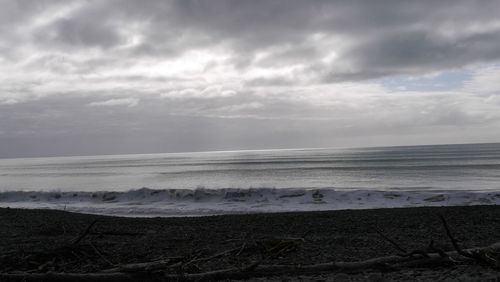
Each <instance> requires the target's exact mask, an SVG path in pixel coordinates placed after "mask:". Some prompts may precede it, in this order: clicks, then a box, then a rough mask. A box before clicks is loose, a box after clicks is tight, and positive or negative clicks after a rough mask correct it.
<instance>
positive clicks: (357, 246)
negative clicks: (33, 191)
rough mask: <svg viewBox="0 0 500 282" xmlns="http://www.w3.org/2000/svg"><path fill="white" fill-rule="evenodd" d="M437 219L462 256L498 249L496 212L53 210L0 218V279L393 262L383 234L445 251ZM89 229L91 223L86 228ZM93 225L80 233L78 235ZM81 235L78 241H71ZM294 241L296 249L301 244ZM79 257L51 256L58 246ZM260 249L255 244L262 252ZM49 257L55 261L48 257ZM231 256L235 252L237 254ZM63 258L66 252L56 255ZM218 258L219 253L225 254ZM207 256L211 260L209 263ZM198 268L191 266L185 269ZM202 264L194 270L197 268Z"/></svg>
mask: <svg viewBox="0 0 500 282" xmlns="http://www.w3.org/2000/svg"><path fill="white" fill-rule="evenodd" d="M439 214H442V215H443V216H444V217H445V218H446V220H447V222H448V224H449V226H450V228H451V229H452V231H453V234H454V235H455V237H457V238H458V240H459V241H460V244H461V245H462V246H463V247H464V248H470V247H479V246H487V245H490V244H492V243H495V242H500V206H469V207H433V208H400V209H375V210H344V211H327V212H291V213H262V214H241V215H219V216H206V217H177V218H159V217H156V218H132V217H112V216H100V215H89V214H78V213H70V212H64V211H57V210H21V209H9V208H1V209H0V272H1V273H13V272H19V271H23V272H34V273H37V272H41V273H44V272H48V271H53V272H73V273H90V272H99V271H102V270H104V269H109V268H113V267H114V266H116V265H122V264H130V263H140V262H149V261H154V260H160V259H165V258H177V259H178V260H179V261H182V262H185V261H191V262H192V263H187V264H185V265H188V266H186V268H185V269H184V270H185V271H189V272H200V271H209V270H214V269H222V268H226V267H234V266H238V267H245V266H248V265H250V264H252V263H253V262H255V260H257V259H261V260H264V262H265V264H267V265H269V264H293V265H297V264H300V265H306V264H314V263H323V262H330V261H359V260H366V259H369V258H374V257H381V256H387V255H394V254H397V253H398V251H397V250H396V249H395V248H394V247H393V246H392V245H391V244H390V243H389V242H388V241H387V240H385V239H384V238H382V236H381V235H380V234H379V232H380V233H382V234H385V235H386V236H387V237H390V238H391V239H392V240H394V241H395V242H397V244H399V245H400V246H401V247H404V248H405V249H407V250H414V249H425V248H426V247H427V246H428V245H429V242H430V240H434V242H435V245H436V246H438V247H439V248H441V249H443V250H452V249H453V247H452V245H451V243H450V241H449V239H448V237H447V236H446V232H445V229H444V227H443V225H442V223H441V221H440V219H439V217H438V215H439ZM96 220H97V221H96ZM94 221H95V223H94V224H93V225H92V226H91V228H90V229H89V230H88V232H85V230H86V229H87V228H88V227H89V226H90V225H91V224H92V223H93V222H94ZM82 234H85V235H84V236H83V238H80V240H79V237H80V235H82ZM290 238H295V239H299V240H296V241H293V242H297V244H296V246H294V247H293V248H285V249H284V250H281V249H280V252H277V253H275V254H273V255H272V256H268V257H265V258H262V255H261V254H260V256H259V254H258V252H256V251H252V249H251V248H250V246H251V245H252V246H253V245H255V243H256V242H259V243H260V244H264V243H265V242H272V241H273V240H274V241H276V240H280V239H287V240H288V239H290ZM302 239H303V240H302ZM75 241H78V244H79V245H81V246H82V247H81V248H78V249H75V250H73V251H72V250H67V251H64V252H63V251H60V250H62V249H64V246H67V245H68V242H71V243H74V242H75ZM263 242H264V243H263ZM56 249H57V250H59V251H58V252H57V253H55V252H54V250H56ZM238 249H240V250H239V251H238ZM65 250H66V249H65ZM230 250H236V251H232V252H228V253H227V254H230V255H225V254H221V253H224V252H225V251H230ZM214 254H220V255H219V256H215V257H214V258H211V257H212V256H213V255H214ZM194 262H200V263H194ZM201 262H203V263H201ZM251 280H255V281H270V280H273V281H311V280H313V281H500V272H498V271H495V270H492V269H489V268H487V267H484V266H481V265H476V264H457V265H453V266H446V267H433V268H409V269H401V270H391V271H383V270H377V271H375V270H370V271H363V272H357V273H350V274H345V273H318V274H311V275H309V274H308V275H299V276H295V275H281V276H274V277H261V278H252V279H251Z"/></svg>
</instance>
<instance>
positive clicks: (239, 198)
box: [0, 143, 500, 216]
mask: <svg viewBox="0 0 500 282" xmlns="http://www.w3.org/2000/svg"><path fill="white" fill-rule="evenodd" d="M499 203H500V143H495V144H462V145H428V146H401V147H374V148H349V149H294V150H260V151H225V152H201V153H200V152H196V153H172V154H141V155H110V156H84V157H53V158H19V159H0V207H21V208H51V209H64V210H70V211H78V212H88V213H99V214H115V215H126V216H178V215H181V216H184V215H206V214H221V213H248V212H279V211H305V210H333V209H359V208H383V207H407V206H436V205H474V204H499Z"/></svg>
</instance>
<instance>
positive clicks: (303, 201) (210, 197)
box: [0, 188, 500, 216]
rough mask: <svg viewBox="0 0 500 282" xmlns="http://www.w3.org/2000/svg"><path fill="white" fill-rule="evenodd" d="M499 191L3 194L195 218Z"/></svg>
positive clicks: (452, 200) (42, 204)
mask: <svg viewBox="0 0 500 282" xmlns="http://www.w3.org/2000/svg"><path fill="white" fill-rule="evenodd" d="M498 204H500V193H498V192H486V191H485V192H480V191H374V190H350V191H342V190H335V189H324V188H322V189H297V188H290V189H282V188H280V189H275V188H249V189H235V188H225V189H204V188H198V189H149V188H141V189H137V190H130V191H126V192H116V191H98V192H83V191H82V192H59V191H6V192H0V207H11V208H47V209H60V210H67V211H74V212H84V213H96V214H107V215H121V216H189V215H191V216H194V215H215V214H228V213H261V212H287V211H321V210H343V209H372V208H397V207H422V206H466V205H498Z"/></svg>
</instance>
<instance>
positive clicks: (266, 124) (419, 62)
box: [0, 0, 500, 158]
mask: <svg viewBox="0 0 500 282" xmlns="http://www.w3.org/2000/svg"><path fill="white" fill-rule="evenodd" d="M498 11H500V1H493V0H491V1H488V0H484V1H473V0H441V1H434V0H419V1H401V0H377V1H357V0H332V1H320V0H308V1H303V0H300V1H299V0H252V1H238V0H206V1H201V0H199V1H197V0H167V1H165V0H143V1H136V0H87V1H83V0H82V1H71V0H61V1H57V0H54V1H44V0H18V1H12V0H0V157H3V158H7V157H37V156H64V155H99V154H125V153H156V152H183V151H210V150H238V149H271V148H315V147H323V148H324V147H357V146H387V145H405V144H443V143H476V142H500V79H499V78H500V16H499V15H498Z"/></svg>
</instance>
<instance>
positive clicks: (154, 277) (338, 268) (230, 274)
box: [0, 242, 500, 282]
mask: <svg viewBox="0 0 500 282" xmlns="http://www.w3.org/2000/svg"><path fill="white" fill-rule="evenodd" d="M461 252H467V253H468V254H476V255H478V256H480V255H482V256H486V257H488V256H489V255H488V254H499V253H500V242H499V243H496V244H493V245H491V246H488V247H483V248H472V249H465V250H463V249H461V251H460V253H459V252H458V251H451V252H446V253H445V254H446V256H443V255H442V254H433V253H430V254H428V257H412V256H399V255H394V256H385V257H378V258H373V259H369V260H364V261H357V262H328V263H320V264H311V265H259V266H256V267H254V268H251V269H248V268H243V269H242V268H228V269H221V270H215V271H208V272H201V273H182V274H165V273H164V272H162V271H154V270H159V269H158V266H160V265H161V263H163V266H165V263H166V261H162V262H153V263H142V264H136V268H135V269H133V268H132V267H129V268H128V270H129V272H127V271H126V270H125V269H127V268H122V269H121V270H122V272H118V271H119V270H120V268H115V269H114V271H117V272H110V270H107V271H104V272H100V273H85V274H79V273H9V274H0V280H1V281H56V282H58V281H76V282H79V281H81V282H83V281H102V282H108V281H110V282H114V281H137V280H140V281H172V280H174V281H183V280H184V281H193V280H196V281H199V280H218V279H242V278H250V277H262V276H272V275H279V274H294V275H299V274H311V273H324V272H348V273H350V272H357V271H365V270H369V269H381V268H382V269H387V268H389V269H391V268H392V269H398V268H402V267H409V266H411V267H414V266H440V265H446V264H450V263H453V262H455V261H458V260H462V261H467V260H469V261H471V260H474V259H475V258H474V257H464V256H463V255H462V254H461ZM492 259H493V258H492ZM130 270H134V271H133V272H130ZM146 270H149V271H146Z"/></svg>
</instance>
